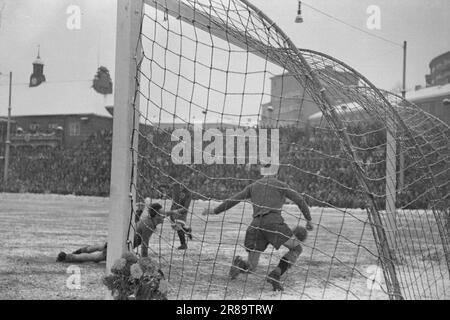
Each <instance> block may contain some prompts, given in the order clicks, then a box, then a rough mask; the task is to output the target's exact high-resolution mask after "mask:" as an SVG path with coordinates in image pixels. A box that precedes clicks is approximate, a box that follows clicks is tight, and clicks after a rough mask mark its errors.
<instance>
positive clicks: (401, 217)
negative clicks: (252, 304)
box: [130, 0, 450, 299]
mask: <svg viewBox="0 0 450 320" xmlns="http://www.w3.org/2000/svg"><path fill="white" fill-rule="evenodd" d="M146 3H147V4H148V5H147V6H146V7H145V12H144V14H143V16H142V28H141V32H140V34H139V37H140V43H141V45H142V48H140V49H142V52H143V55H142V59H141V60H140V63H139V68H138V70H136V81H137V82H138V84H139V86H138V90H137V92H136V98H139V100H138V99H136V101H140V103H139V104H135V106H134V110H130V112H133V111H134V112H137V113H138V115H139V125H137V124H136V126H135V130H134V133H133V136H132V141H131V145H132V146H134V145H137V147H136V148H135V149H134V150H133V151H134V152H133V153H134V157H135V166H134V168H133V172H134V175H133V179H132V181H131V182H130V183H131V189H132V191H133V194H134V197H133V198H132V201H133V203H132V204H133V208H134V209H133V212H132V214H133V215H135V214H136V210H135V209H136V203H138V202H141V201H143V199H145V198H147V197H149V198H150V199H151V202H152V203H155V202H157V203H160V204H161V205H162V206H163V207H164V208H165V209H167V210H169V209H170V208H171V207H172V205H173V202H174V201H173V188H174V185H178V186H182V188H185V189H186V193H190V194H192V198H193V200H192V202H191V205H190V207H189V212H188V216H187V221H186V226H189V227H191V228H192V240H189V239H188V240H187V241H188V242H187V247H188V249H187V250H178V246H179V245H180V243H179V239H178V235H177V232H176V231H174V230H173V228H172V227H173V225H172V224H171V223H170V220H166V221H165V222H163V223H162V225H161V226H159V227H158V228H156V229H155V233H154V234H153V236H152V238H151V239H150V242H149V244H148V250H149V254H150V256H151V257H152V258H154V259H157V261H159V264H160V267H161V270H162V271H163V272H164V273H165V275H166V277H167V278H168V280H169V284H170V286H169V298H171V299H266V298H270V299H274V298H280V299H385V298H411V299H429V298H448V297H449V292H448V291H449V289H448V284H449V264H448V263H449V257H450V256H449V255H448V250H449V237H448V234H449V222H448V220H449V212H448V199H449V197H448V181H449V180H450V179H449V166H448V163H449V162H448V155H449V150H448V146H449V143H448V139H449V127H448V126H447V125H445V124H444V123H442V122H440V121H439V120H438V119H436V118H433V117H432V116H430V115H428V114H426V113H424V112H422V111H421V110H420V109H419V108H417V107H416V106H415V105H413V104H411V103H408V102H407V101H405V100H403V99H401V98H400V97H398V96H396V95H394V94H391V93H388V92H381V91H379V90H378V89H376V88H375V87H373V85H372V84H371V83H370V82H369V81H367V80H366V79H365V78H364V77H363V76H361V75H360V74H359V73H358V72H356V71H355V70H353V69H352V68H350V67H349V66H347V65H345V64H344V63H342V62H340V61H338V60H336V59H334V58H332V57H329V56H327V55H324V54H321V53H318V52H314V51H311V50H299V49H297V48H295V47H293V45H292V43H291V42H290V41H289V39H288V38H287V37H286V36H285V35H284V34H283V33H282V31H281V30H279V28H278V27H277V26H276V25H275V24H274V23H273V22H272V21H271V20H270V19H269V18H268V17H266V16H265V15H264V14H263V13H261V12H260V11H259V10H258V9H257V8H255V7H253V6H252V5H251V4H249V3H248V2H247V1H238V0H217V1H214V0H211V1H203V0H202V1H201V0H183V1H162V0H160V1H158V0H155V1H152V0H149V1H146ZM139 53H140V52H137V56H139ZM181 129H183V131H180V130H181ZM238 129H240V130H241V131H235V130H238ZM263 129H271V130H272V131H271V132H272V133H271V134H269V137H268V138H267V143H268V144H269V145H270V146H271V147H270V148H269V149H270V150H269V151H271V152H273V151H274V149H273V147H272V144H271V143H272V142H273V141H275V142H276V143H278V144H279V155H280V168H281V169H280V172H279V177H280V180H282V181H284V182H286V183H287V184H288V185H289V186H290V187H291V188H293V189H295V190H297V191H298V192H300V193H301V194H302V196H303V197H304V199H305V200H306V202H307V203H308V204H309V206H310V207H311V215H312V219H313V224H314V230H313V231H311V232H310V233H309V235H308V238H307V240H306V241H305V242H303V244H302V246H303V253H302V255H301V256H300V258H299V259H298V260H297V262H296V263H295V265H294V266H293V267H292V268H290V269H289V270H288V272H287V273H286V274H285V275H284V276H283V277H282V279H281V282H282V284H283V286H284V288H285V290H284V292H282V293H273V292H272V291H271V286H270V284H269V283H267V281H266V279H267V275H268V274H269V272H270V271H271V270H272V269H273V268H274V267H275V266H276V265H277V264H278V262H279V260H280V259H281V258H282V256H283V254H284V253H285V252H286V250H285V249H283V248H281V249H280V250H275V249H274V248H273V247H271V246H269V247H268V248H267V249H266V250H265V251H264V252H263V253H262V254H261V258H260V261H259V267H258V268H257V269H256V271H252V272H249V273H245V274H241V275H240V276H239V278H238V280H231V279H230V278H229V277H228V271H229V268H230V265H231V262H232V261H233V259H234V258H235V257H236V256H237V255H241V256H245V255H246V250H245V247H244V237H245V233H246V230H247V228H248V227H249V225H250V223H251V221H252V203H251V202H242V203H240V204H238V205H237V206H235V207H233V208H232V209H230V210H227V211H226V212H225V213H223V214H220V215H217V216H216V215H214V216H202V215H201V213H202V211H203V210H204V209H205V208H213V207H215V206H217V204H218V203H219V202H220V200H223V199H229V198H230V197H231V196H232V195H233V194H235V193H236V192H238V191H240V190H242V189H243V188H244V187H245V186H247V185H249V184H251V183H253V182H255V181H256V180H257V179H259V178H260V175H259V170H258V167H257V166H256V165H254V164H253V163H254V162H252V160H253V159H252V158H251V157H250V156H249V152H250V149H251V148H252V138H254V137H256V138H257V137H260V135H261V133H262V132H263V131H264V130H263ZM275 129H277V130H278V131H277V132H278V138H277V139H275V138H276V136H275V135H274V134H273V132H275V131H273V130H275ZM231 130H232V131H231ZM180 132H182V134H181V135H180ZM229 132H234V133H233V134H234V135H235V136H236V137H242V136H244V135H245V134H247V138H246V139H244V140H241V143H242V149H241V151H242V150H243V151H244V152H245V155H246V156H244V157H242V158H241V162H238V160H237V159H234V157H235V156H237V153H234V151H233V153H230V154H228V153H226V152H225V151H224V149H226V148H229V147H231V148H232V149H233V150H234V149H238V148H239V143H237V144H236V145H235V144H234V143H233V144H232V145H226V143H223V144H224V145H226V146H223V150H221V149H220V148H219V149H217V148H216V149H214V150H212V151H211V149H208V145H210V144H211V141H213V140H214V141H216V142H217V141H222V142H225V138H224V137H225V136H226V135H227V133H229ZM183 135H184V137H183V138H181V136H183ZM203 135H205V136H203ZM196 137H197V138H198V137H200V142H198V139H197V140H196ZM202 137H203V138H205V139H202ZM212 137H214V139H213V138H212ZM204 140H206V141H204ZM194 141H197V142H194ZM238 141H239V140H238ZM181 142H182V143H184V144H180V143H181ZM191 142H192V143H191ZM136 143H137V144H136ZM177 145H178V146H180V145H183V146H185V147H186V148H185V149H184V153H186V152H187V155H186V154H183V155H184V156H186V158H185V159H188V160H189V161H185V162H184V163H174V161H173V158H172V153H173V150H174V148H176V146H177ZM218 145H220V143H219V144H218ZM216 146H217V144H216ZM188 150H189V151H188ZM221 151H223V152H222V153H221ZM227 151H228V150H227ZM229 155H231V160H230V161H233V164H222V163H226V162H227V161H228V160H229V158H230V157H229ZM208 157H209V158H208ZM208 159H212V160H211V161H212V162H213V163H210V164H208ZM224 159H225V160H224ZM214 161H215V163H214ZM221 162H222V163H221ZM282 215H283V217H284V220H285V222H286V223H287V224H288V225H289V226H291V227H295V226H297V225H304V223H305V221H304V219H303V218H302V217H301V213H300V211H299V209H298V208H297V207H296V206H295V205H293V204H291V203H288V204H286V205H285V206H284V207H283V210H282ZM130 220H131V223H130V234H133V233H134V232H135V223H134V221H135V219H130ZM151 227H152V226H149V228H151Z"/></svg>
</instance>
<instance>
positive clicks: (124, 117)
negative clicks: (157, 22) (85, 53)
mask: <svg viewBox="0 0 450 320" xmlns="http://www.w3.org/2000/svg"><path fill="white" fill-rule="evenodd" d="M142 14H143V1H142V0H118V1H117V36H116V39H117V40H116V67H115V90H114V91H115V95H114V121H113V140H112V141H113V145H112V163H111V187H110V206H109V219H108V253H107V262H106V270H107V272H110V270H111V266H112V265H113V263H114V261H115V260H116V259H118V258H120V256H121V254H122V253H123V252H125V251H127V250H128V248H127V246H128V230H129V225H130V223H131V217H132V199H133V193H134V187H133V185H134V183H133V181H132V180H134V179H135V177H136V175H135V174H134V173H133V172H132V171H133V170H135V167H136V166H135V165H134V164H135V163H136V157H135V152H136V149H137V142H138V135H137V134H135V132H136V126H138V123H139V114H138V111H137V110H138V109H137V108H135V106H136V105H139V95H137V94H136V92H138V86H139V81H138V76H139V75H138V74H136V70H137V69H138V64H139V62H140V59H141V56H140V53H141V52H142V50H140V46H141V43H140V37H139V34H140V28H141V21H142ZM133 177H134V179H133Z"/></svg>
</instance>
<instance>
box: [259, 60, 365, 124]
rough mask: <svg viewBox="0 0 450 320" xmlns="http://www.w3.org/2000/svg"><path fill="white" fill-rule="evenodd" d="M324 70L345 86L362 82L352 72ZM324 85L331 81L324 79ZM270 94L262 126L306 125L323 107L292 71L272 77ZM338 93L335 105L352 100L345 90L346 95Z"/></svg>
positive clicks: (263, 109) (262, 113)
mask: <svg viewBox="0 0 450 320" xmlns="http://www.w3.org/2000/svg"><path fill="white" fill-rule="evenodd" d="M320 72H322V73H326V74H327V76H329V77H330V78H333V79H334V80H335V81H339V82H341V83H342V84H343V85H344V86H357V85H358V81H359V79H358V78H356V77H355V76H353V75H351V74H349V73H346V72H338V71H335V70H333V69H332V68H325V69H323V70H321V71H320ZM322 85H323V86H325V87H326V85H327V84H326V83H322ZM270 96H271V100H270V101H269V102H268V103H266V104H264V105H263V106H262V108H261V110H262V111H261V118H260V123H259V124H260V125H261V126H270V127H279V126H296V127H299V128H305V127H306V126H307V125H308V118H309V117H310V116H311V115H313V114H316V113H318V112H319V111H320V110H319V107H318V106H317V105H316V103H315V102H314V101H313V99H312V98H311V96H310V95H309V94H308V92H307V91H306V90H305V88H304V87H303V86H302V85H301V84H300V83H299V82H298V81H297V79H295V77H294V76H293V75H292V74H289V73H285V74H281V75H277V76H274V77H272V78H271V94H270ZM334 97H335V101H333V104H334V105H340V104H343V103H349V102H351V101H348V98H346V96H345V95H344V94H343V95H342V96H339V95H338V94H334Z"/></svg>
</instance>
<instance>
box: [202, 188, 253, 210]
mask: <svg viewBox="0 0 450 320" xmlns="http://www.w3.org/2000/svg"><path fill="white" fill-rule="evenodd" d="M248 198H250V187H246V188H245V189H244V190H242V191H241V192H239V193H236V194H235V195H234V196H232V197H231V198H230V199H227V200H225V201H223V202H222V203H221V204H220V205H219V206H217V207H216V208H209V207H208V208H206V209H205V210H203V212H202V215H204V216H207V215H210V214H220V213H222V212H224V211H226V210H228V209H231V208H233V207H234V206H235V205H237V204H238V203H239V202H241V201H242V200H245V199H248Z"/></svg>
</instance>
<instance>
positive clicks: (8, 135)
mask: <svg viewBox="0 0 450 320" xmlns="http://www.w3.org/2000/svg"><path fill="white" fill-rule="evenodd" d="M0 75H3V74H2V73H1V72H0ZM11 97H12V72H10V73H9V102H8V122H7V125H6V141H5V167H4V171H3V181H4V184H5V186H6V184H7V183H8V169H9V148H10V145H11Z"/></svg>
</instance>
